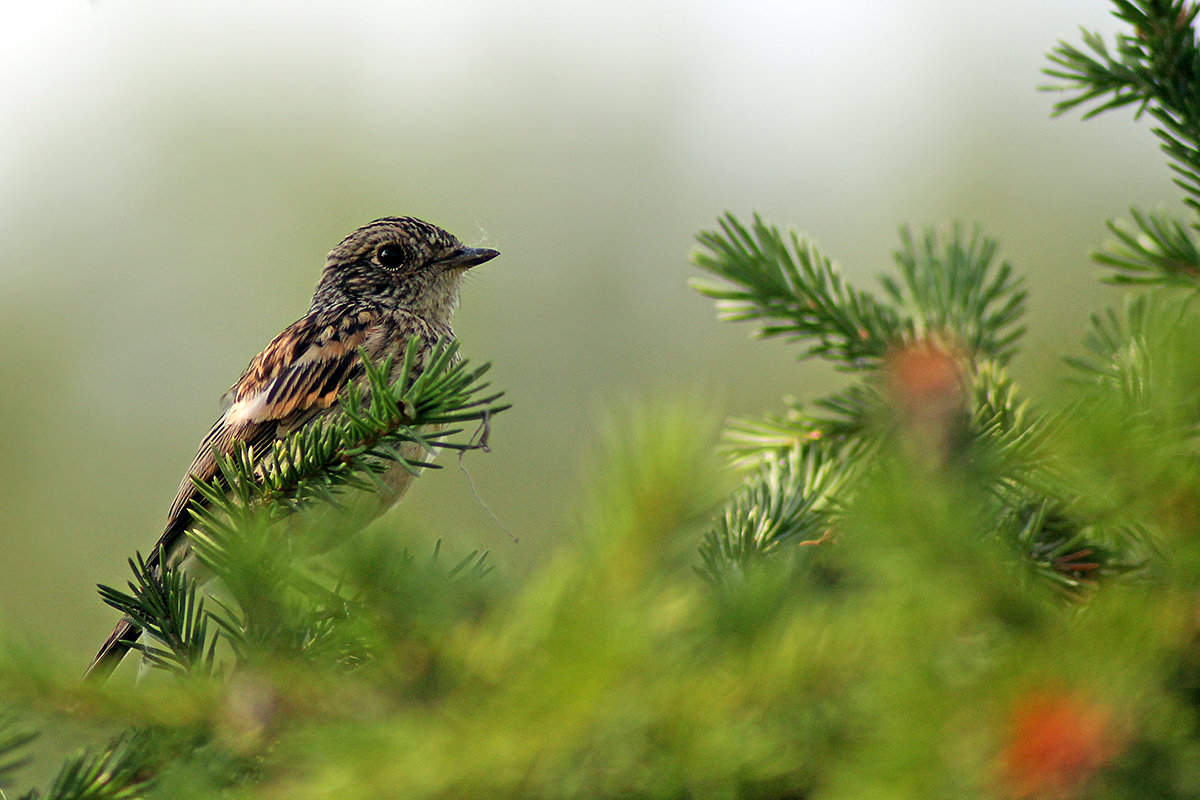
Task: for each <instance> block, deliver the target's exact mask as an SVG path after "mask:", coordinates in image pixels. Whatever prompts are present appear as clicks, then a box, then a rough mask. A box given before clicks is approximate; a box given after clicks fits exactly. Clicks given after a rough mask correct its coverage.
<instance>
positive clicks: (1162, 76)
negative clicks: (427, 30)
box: [1044, 0, 1200, 267]
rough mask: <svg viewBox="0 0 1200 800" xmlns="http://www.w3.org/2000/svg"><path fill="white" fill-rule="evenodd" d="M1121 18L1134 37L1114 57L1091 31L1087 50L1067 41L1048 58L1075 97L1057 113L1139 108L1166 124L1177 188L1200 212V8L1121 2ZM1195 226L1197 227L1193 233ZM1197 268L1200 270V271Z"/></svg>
mask: <svg viewBox="0 0 1200 800" xmlns="http://www.w3.org/2000/svg"><path fill="white" fill-rule="evenodd" d="M1114 5H1115V6H1116V10H1115V11H1114V12H1113V14H1114V16H1116V17H1117V18H1118V19H1120V20H1122V21H1124V22H1126V23H1128V24H1129V25H1130V26H1131V28H1132V29H1133V31H1132V33H1125V34H1119V35H1118V36H1117V37H1116V41H1115V48H1114V51H1110V50H1109V48H1108V45H1107V44H1106V43H1105V42H1104V39H1103V37H1101V36H1100V35H1099V34H1097V33H1095V32H1089V31H1084V32H1083V34H1082V36H1083V45H1084V46H1083V48H1080V47H1076V46H1074V45H1071V44H1067V43H1065V42H1059V45H1058V47H1056V48H1055V49H1054V51H1053V52H1051V53H1050V55H1049V60H1050V62H1051V63H1052V64H1053V65H1054V66H1052V67H1049V68H1047V69H1045V70H1044V72H1045V74H1047V75H1049V76H1050V77H1052V78H1056V79H1058V80H1059V81H1060V82H1061V84H1060V85H1059V86H1047V87H1044V88H1045V89H1059V90H1064V91H1066V92H1067V93H1068V94H1069V96H1068V97H1066V98H1064V99H1062V100H1060V101H1059V102H1057V103H1056V104H1055V106H1054V110H1055V113H1056V114H1063V113H1066V112H1067V111H1070V110H1072V109H1074V108H1077V107H1080V106H1084V105H1091V104H1094V106H1093V107H1092V108H1091V109H1090V110H1088V111H1087V112H1086V113H1085V114H1084V118H1085V119H1086V118H1089V117H1093V116H1095V115H1097V114H1100V113H1103V112H1105V111H1109V110H1111V109H1114V108H1121V107H1124V106H1129V105H1136V106H1137V107H1138V110H1137V114H1138V115H1141V114H1142V113H1144V112H1147V111H1148V112H1149V113H1150V115H1151V116H1153V117H1154V118H1155V120H1156V121H1157V122H1158V123H1159V127H1156V128H1155V129H1154V133H1155V135H1156V136H1158V138H1159V140H1160V142H1161V145H1162V149H1163V152H1165V153H1166V154H1167V156H1168V157H1169V158H1170V168H1171V170H1172V171H1173V172H1174V173H1175V183H1176V184H1177V185H1178V186H1179V187H1180V188H1182V189H1183V190H1184V192H1185V193H1186V194H1187V197H1186V198H1185V201H1184V202H1186V203H1187V204H1188V205H1189V206H1190V207H1191V208H1192V209H1193V211H1198V212H1200V97H1198V96H1197V94H1196V92H1195V87H1196V86H1197V84H1198V83H1200V48H1198V47H1197V42H1196V34H1195V30H1194V28H1193V23H1194V21H1195V19H1196V14H1197V12H1198V11H1200V7H1197V6H1195V5H1190V4H1189V3H1188V2H1186V0H1114ZM1194 227H1195V226H1193V228H1194ZM1195 266H1196V265H1195V263H1194V262H1193V267H1195Z"/></svg>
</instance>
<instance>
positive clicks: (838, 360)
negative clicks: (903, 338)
mask: <svg viewBox="0 0 1200 800" xmlns="http://www.w3.org/2000/svg"><path fill="white" fill-rule="evenodd" d="M719 224H720V227H721V230H720V231H702V232H701V233H700V234H698V236H697V239H698V240H699V241H700V243H701V244H702V245H704V247H706V248H707V249H708V252H705V251H703V250H701V251H696V252H694V253H693V254H692V260H693V262H694V263H696V265H697V266H699V267H701V268H703V269H706V270H708V271H709V272H712V273H714V274H715V275H718V276H720V277H721V278H724V279H725V280H726V281H728V282H729V283H732V284H734V287H735V288H730V287H728V286H726V285H723V284H713V283H708V282H702V281H693V282H692V286H693V287H694V288H695V289H696V290H697V291H699V292H700V293H701V294H703V295H705V296H706V297H711V298H713V299H715V300H716V301H717V312H718V317H719V318H720V319H721V320H724V321H730V322H736V321H741V320H761V321H762V324H761V325H760V326H759V328H758V331H757V335H758V336H760V337H764V338H765V337H771V336H785V337H787V339H788V340H789V341H803V340H809V341H810V343H809V344H808V345H807V348H806V349H805V351H804V352H803V353H802V357H807V356H820V357H822V358H826V359H829V360H831V361H834V362H835V364H836V365H837V367H838V368H839V369H845V370H856V369H863V368H865V367H869V366H871V365H874V364H877V363H878V362H879V359H880V358H882V357H883V354H884V352H885V351H886V350H887V346H888V342H889V341H890V340H891V339H892V338H893V336H894V334H895V331H896V328H897V320H896V318H895V314H894V312H893V311H892V310H891V309H890V308H888V307H887V306H885V305H883V304H881V303H880V302H879V301H878V300H876V299H875V298H874V297H873V296H872V295H870V294H869V293H866V292H861V291H858V290H856V289H854V288H853V287H851V286H850V285H849V284H847V283H846V282H845V280H844V279H843V278H842V275H841V270H840V269H839V268H838V267H837V265H836V264H834V263H833V262H832V261H830V260H829V259H828V258H827V257H825V256H824V255H823V254H822V253H821V251H820V250H819V249H818V248H817V246H816V245H815V244H813V243H812V242H811V241H809V240H807V239H804V238H801V237H800V236H799V235H798V234H797V233H795V232H791V233H790V234H789V237H788V239H786V240H785V238H784V236H783V234H781V233H780V231H779V229H778V228H776V227H775V226H773V225H767V224H766V223H765V222H763V220H762V218H761V217H759V216H758V215H757V214H756V215H755V216H754V225H753V228H752V229H751V230H747V229H746V227H745V226H743V225H742V224H741V222H739V221H738V219H737V218H736V217H735V216H734V215H733V214H726V215H725V216H724V217H722V218H721V220H720V222H719ZM789 244H790V248H789Z"/></svg>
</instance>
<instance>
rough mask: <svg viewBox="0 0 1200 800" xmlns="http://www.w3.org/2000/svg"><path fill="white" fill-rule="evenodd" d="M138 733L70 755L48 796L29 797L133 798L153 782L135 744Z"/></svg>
mask: <svg viewBox="0 0 1200 800" xmlns="http://www.w3.org/2000/svg"><path fill="white" fill-rule="evenodd" d="M137 738H138V737H136V736H120V737H117V739H116V740H115V741H114V742H112V743H110V744H109V745H107V746H105V747H103V748H100V749H98V750H91V749H86V750H83V751H81V752H79V753H77V754H75V755H74V756H71V757H70V758H68V759H67V760H66V761H65V762H64V763H63V765H62V767H61V768H60V769H59V771H58V774H57V775H56V776H55V778H54V781H53V783H51V785H50V789H49V791H48V792H47V794H46V796H45V797H41V796H40V795H37V794H36V793H33V794H31V795H28V796H27V800H134V798H139V797H142V796H143V792H144V790H145V789H146V787H147V785H148V784H149V782H150V778H149V777H148V776H147V774H146V772H145V770H143V769H142V766H143V764H142V761H143V759H142V758H141V755H140V753H139V752H138V748H137V746H136V740H137Z"/></svg>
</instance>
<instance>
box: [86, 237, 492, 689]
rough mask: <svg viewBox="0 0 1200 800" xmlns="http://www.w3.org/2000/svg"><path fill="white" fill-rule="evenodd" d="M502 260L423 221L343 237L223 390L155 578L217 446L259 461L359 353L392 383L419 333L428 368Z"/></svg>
mask: <svg viewBox="0 0 1200 800" xmlns="http://www.w3.org/2000/svg"><path fill="white" fill-rule="evenodd" d="M498 255H500V253H499V252H498V251H496V250H492V249H489V248H483V247H467V246H465V245H463V244H462V242H460V241H459V240H458V239H457V238H455V237H454V236H453V235H452V234H450V233H448V232H446V231H445V230H443V229H441V228H439V227H437V226H436V225H432V224H430V223H428V222H424V221H422V220H419V219H416V218H414V217H383V218H381V219H377V220H375V221H373V222H370V223H368V224H366V225H364V226H362V227H361V228H358V229H357V230H355V231H354V232H352V233H351V234H350V235H348V236H346V238H344V239H342V241H341V242H340V243H339V244H338V245H337V246H336V247H334V248H333V250H331V251H330V252H329V255H328V257H327V258H326V260H325V268H324V270H323V271H322V274H321V278H320V280H319V282H318V284H317V288H316V291H315V292H314V293H313V298H312V304H311V305H310V306H309V309H308V313H306V314H305V315H304V316H303V317H301V318H300V319H298V320H296V321H295V322H293V323H292V324H291V325H289V326H288V327H287V328H285V329H284V330H283V332H282V333H280V334H279V335H278V336H276V337H275V338H274V339H272V340H271V342H270V343H269V344H268V345H267V346H266V347H265V348H264V349H263V351H262V352H261V353H259V354H258V355H257V356H255V357H254V358H253V359H252V360H251V361H250V364H249V366H247V367H246V369H245V371H244V372H243V373H242V375H241V377H240V378H238V380H237V382H236V383H234V385H233V386H232V387H231V388H230V389H229V391H227V392H226V393H225V394H224V395H223V396H222V398H221V400H222V407H223V411H222V413H221V415H220V417H219V418H218V419H217V421H216V422H215V423H214V424H213V426H212V428H211V430H209V432H208V435H207V436H205V437H204V439H203V440H202V441H201V442H200V446H199V448H198V449H197V452H196V457H195V459H194V460H193V461H192V464H191V466H190V467H189V468H188V470H187V472H186V473H185V475H184V477H183V480H182V482H181V483H180V485H179V490H178V493H177V494H176V496H175V501H174V502H173V503H172V504H171V507H170V511H169V512H168V513H167V522H166V526H165V527H164V529H163V532H162V535H161V536H160V537H159V539H158V541H157V543H156V544H155V545H154V548H153V549H152V550H151V551H150V555H149V556H148V557H147V558H146V567H147V569H148V570H150V571H151V574H157V573H160V572H161V569H162V566H163V565H164V564H179V563H182V562H183V561H184V560H185V559H186V556H187V554H188V550H189V545H188V539H187V536H186V534H187V531H188V529H189V528H190V527H191V526H192V524H193V522H194V519H193V514H192V508H193V504H202V503H203V502H204V500H203V496H202V495H200V494H199V493H198V492H197V490H196V487H195V483H194V481H200V482H207V481H210V480H212V479H213V478H214V477H216V475H217V472H218V466H217V459H216V456H215V455H214V454H215V453H220V454H222V455H228V454H230V453H232V452H233V451H234V449H235V448H236V447H237V446H238V445H239V443H242V444H245V446H246V447H247V449H248V451H249V452H250V454H251V458H252V459H254V458H256V455H255V454H257V458H258V459H261V458H263V457H264V456H265V454H268V453H270V451H271V445H272V443H273V442H274V441H276V440H278V439H281V438H283V437H285V436H287V435H288V434H290V433H291V432H293V431H295V430H297V429H299V428H301V427H303V426H304V425H307V424H309V423H311V422H313V421H314V420H318V419H320V418H321V417H323V416H325V415H329V414H332V413H335V412H336V407H337V399H338V396H339V394H341V393H342V390H343V389H344V388H345V387H346V386H348V385H351V384H356V385H361V384H362V383H364V382H365V371H364V368H363V364H362V360H361V358H360V355H359V351H360V349H361V350H362V351H363V352H365V353H366V355H367V356H368V357H369V358H370V359H371V361H372V362H379V361H382V360H383V359H384V358H386V357H387V356H389V355H394V356H396V358H395V359H394V360H393V362H392V363H393V367H392V369H393V373H396V374H393V375H391V376H390V377H391V380H393V381H394V380H396V379H398V378H399V377H401V376H400V375H399V374H398V373H399V372H400V370H402V369H403V366H402V365H403V363H404V358H403V356H404V351H405V348H406V346H407V345H408V342H409V340H410V338H412V337H419V338H418V342H419V345H418V350H417V354H418V357H417V359H416V360H415V366H414V369H416V370H419V369H421V365H422V364H423V363H424V360H425V357H426V356H427V355H428V354H429V352H430V351H431V350H432V349H433V346H434V344H435V343H436V342H437V341H438V340H440V339H443V338H447V337H451V336H453V330H452V329H451V327H450V321H451V316H452V314H453V312H454V309H455V307H456V306H457V305H458V295H459V286H460V283H461V281H462V277H463V275H464V274H465V273H466V271H467V270H468V269H470V268H471V267H475V266H478V265H479V264H483V263H484V262H486V261H490V260H492V259H493V258H495V257H496V256H498ZM406 448H407V451H405V450H402V451H401V452H402V455H404V456H405V457H406V458H414V459H415V458H417V457H419V456H420V454H421V448H420V445H414V444H411V443H410V444H409V445H406ZM411 479H412V472H411V471H410V470H407V469H405V468H403V466H401V465H398V464H397V465H395V466H394V467H393V468H392V469H391V470H389V472H388V474H387V475H385V476H384V483H385V484H386V485H387V487H388V488H387V491H386V492H384V493H383V494H384V498H383V500H382V501H381V503H380V505H381V507H380V508H379V509H378V511H383V510H386V508H387V507H388V506H390V505H392V504H393V503H394V502H396V501H397V500H399V499H400V496H401V495H403V493H404V491H405V490H406V489H407V487H408V484H409V483H410V482H411ZM141 635H142V630H141V629H140V628H139V627H138V625H137V624H136V623H134V622H133V621H132V620H130V619H129V618H128V617H126V618H124V619H122V620H121V622H119V623H118V624H117V626H116V628H114V629H113V632H112V633H111V634H110V635H109V637H108V639H107V640H106V641H105V642H104V644H103V645H102V646H101V647H100V650H99V652H97V654H96V656H95V658H93V659H92V662H91V665H90V666H89V667H88V669H87V671H86V672H85V674H84V677H85V679H98V680H101V681H103V680H104V679H106V678H107V677H108V676H109V675H110V674H111V673H112V671H113V670H114V669H115V668H116V666H117V664H118V663H120V661H121V659H122V658H123V657H124V656H125V654H126V653H127V652H128V651H129V650H130V649H131V648H133V647H134V645H135V644H136V643H137V641H138V638H139V637H140V636H141Z"/></svg>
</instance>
